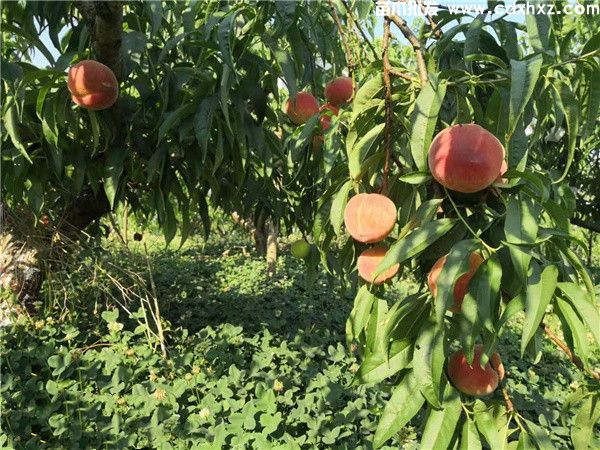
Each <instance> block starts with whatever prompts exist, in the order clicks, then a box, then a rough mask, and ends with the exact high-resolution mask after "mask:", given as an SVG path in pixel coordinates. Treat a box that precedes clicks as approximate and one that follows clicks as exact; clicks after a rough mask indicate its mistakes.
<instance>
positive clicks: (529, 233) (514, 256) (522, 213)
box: [504, 194, 539, 280]
mask: <svg viewBox="0 0 600 450" xmlns="http://www.w3.org/2000/svg"><path fill="white" fill-rule="evenodd" d="M538 217H539V205H538V204H536V203H535V202H534V201H533V200H532V199H531V198H529V197H527V196H525V195H523V194H519V195H517V196H512V197H510V198H509V199H508V204H507V206H506V221H505V222H504V234H505V235H506V241H507V242H509V243H513V244H530V243H533V242H535V241H536V239H537V232H538V226H539V225H538ZM509 252H510V257H511V260H512V262H513V264H514V266H515V269H516V272H517V274H518V276H519V277H520V278H521V280H525V279H526V277H527V269H528V267H529V262H530V261H531V254H530V253H529V252H528V251H524V250H522V249H520V248H517V247H513V246H511V247H509Z"/></svg>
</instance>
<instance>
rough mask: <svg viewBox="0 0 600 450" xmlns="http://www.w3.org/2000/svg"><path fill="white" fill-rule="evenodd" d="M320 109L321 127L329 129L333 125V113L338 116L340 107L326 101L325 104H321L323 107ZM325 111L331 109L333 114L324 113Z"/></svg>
mask: <svg viewBox="0 0 600 450" xmlns="http://www.w3.org/2000/svg"><path fill="white" fill-rule="evenodd" d="M319 111H321V118H320V122H321V128H322V129H323V131H327V130H328V129H329V127H330V126H331V114H333V115H334V116H337V115H338V114H339V113H340V109H339V108H338V107H337V106H334V105H332V104H331V103H325V104H324V105H323V106H321V109H320V110H319ZM325 111H331V114H327V113H325V114H324V112H325Z"/></svg>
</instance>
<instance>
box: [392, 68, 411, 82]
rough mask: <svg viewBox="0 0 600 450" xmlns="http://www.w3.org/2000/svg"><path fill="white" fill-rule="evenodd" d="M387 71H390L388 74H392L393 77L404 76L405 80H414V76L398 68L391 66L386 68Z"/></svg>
mask: <svg viewBox="0 0 600 450" xmlns="http://www.w3.org/2000/svg"><path fill="white" fill-rule="evenodd" d="M388 72H389V73H390V75H394V76H395V77H400V78H404V79H405V80H408V81H413V80H414V78H413V77H411V76H410V75H408V74H407V73H404V72H400V71H399V70H397V69H394V68H393V67H390V68H388Z"/></svg>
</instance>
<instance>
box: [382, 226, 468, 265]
mask: <svg viewBox="0 0 600 450" xmlns="http://www.w3.org/2000/svg"><path fill="white" fill-rule="evenodd" d="M456 222H457V219H440V220H434V221H432V222H428V223H426V224H425V225H423V226H422V227H419V228H416V229H415V230H413V231H412V232H411V233H410V234H407V235H406V236H404V237H402V238H400V239H398V240H397V241H396V242H395V243H394V244H393V245H392V246H391V247H390V249H389V250H388V251H387V253H386V254H385V257H384V258H383V260H382V261H381V262H380V263H379V266H377V269H376V270H375V273H376V274H375V276H377V275H378V274H380V273H382V272H383V271H384V270H386V269H388V268H389V267H391V266H393V265H394V264H401V263H403V262H404V261H406V260H408V259H410V258H412V257H414V256H417V255H418V254H419V253H421V252H422V251H424V250H425V249H426V248H427V247H429V246H430V245H431V244H433V243H434V242H435V241H437V240H438V239H439V238H441V237H442V236H444V235H445V234H446V233H448V232H449V231H450V230H451V229H452V228H453V227H454V225H456Z"/></svg>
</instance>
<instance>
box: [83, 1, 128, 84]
mask: <svg viewBox="0 0 600 450" xmlns="http://www.w3.org/2000/svg"><path fill="white" fill-rule="evenodd" d="M75 6H76V7H77V9H78V10H79V12H80V13H81V15H82V16H83V19H84V20H85V22H86V24H87V26H88V28H89V30H90V35H91V36H92V49H93V50H94V56H95V57H96V59H97V60H98V61H100V62H101V63H102V64H105V65H106V66H108V67H110V69H111V70H112V71H113V72H114V73H115V76H116V77H117V79H119V80H120V79H121V75H122V74H121V60H120V57H119V55H120V50H121V42H122V36H123V4H122V2H117V1H98V0H80V1H76V2H75Z"/></svg>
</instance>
